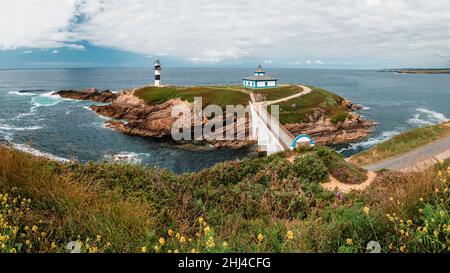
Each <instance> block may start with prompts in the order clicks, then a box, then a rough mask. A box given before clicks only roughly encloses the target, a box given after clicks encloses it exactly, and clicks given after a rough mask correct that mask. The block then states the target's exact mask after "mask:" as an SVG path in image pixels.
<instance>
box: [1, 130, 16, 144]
mask: <svg viewBox="0 0 450 273" xmlns="http://www.w3.org/2000/svg"><path fill="white" fill-rule="evenodd" d="M13 139H14V134H13V133H11V132H8V131H2V130H0V140H3V141H6V142H8V143H9V142H11V141H12V140H13Z"/></svg>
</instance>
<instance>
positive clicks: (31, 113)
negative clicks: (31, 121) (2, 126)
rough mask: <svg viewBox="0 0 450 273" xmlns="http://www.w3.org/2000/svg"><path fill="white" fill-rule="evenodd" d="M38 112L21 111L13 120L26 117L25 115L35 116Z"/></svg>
mask: <svg viewBox="0 0 450 273" xmlns="http://www.w3.org/2000/svg"><path fill="white" fill-rule="evenodd" d="M35 114H36V113H34V112H32V111H31V112H28V113H20V114H18V115H17V116H16V117H14V118H12V119H13V120H19V119H22V118H24V117H29V116H34V115H35Z"/></svg>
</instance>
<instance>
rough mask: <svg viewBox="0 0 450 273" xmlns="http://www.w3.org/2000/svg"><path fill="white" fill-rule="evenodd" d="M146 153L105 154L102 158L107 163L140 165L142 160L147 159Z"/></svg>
mask: <svg viewBox="0 0 450 273" xmlns="http://www.w3.org/2000/svg"><path fill="white" fill-rule="evenodd" d="M149 156H150V154H147V153H134V152H120V153H116V154H106V155H104V158H105V160H106V161H108V162H113V163H130V164H142V160H144V159H145V158H147V157H149Z"/></svg>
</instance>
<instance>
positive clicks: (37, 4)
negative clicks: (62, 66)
mask: <svg viewBox="0 0 450 273" xmlns="http://www.w3.org/2000/svg"><path fill="white" fill-rule="evenodd" d="M77 3H78V1H77V0H64V1H61V0H14V1H0V49H15V48H20V47H29V48H52V47H59V46H61V45H62V44H64V43H65V42H67V41H70V40H72V39H74V37H73V36H75V34H74V33H71V32H70V26H71V24H72V19H73V18H74V16H75V15H76V13H77V6H78V5H77Z"/></svg>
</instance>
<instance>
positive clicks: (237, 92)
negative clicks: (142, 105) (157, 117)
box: [135, 86, 250, 109]
mask: <svg viewBox="0 0 450 273" xmlns="http://www.w3.org/2000/svg"><path fill="white" fill-rule="evenodd" d="M135 95H136V96H138V97H139V98H141V99H143V100H144V101H145V102H146V103H148V104H151V105H152V104H161V103H163V102H166V101H168V100H171V99H175V98H180V99H182V100H187V101H189V102H193V101H194V98H195V97H201V98H202V100H203V106H207V105H211V104H216V105H219V106H220V107H222V108H223V109H225V107H226V105H244V106H246V105H248V101H249V100H250V97H249V95H248V94H246V93H244V92H242V90H241V88H240V87H233V86H196V87H178V86H167V87H154V86H148V87H143V88H140V89H138V90H136V91H135Z"/></svg>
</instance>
